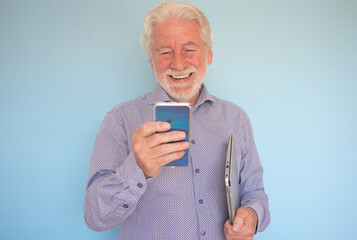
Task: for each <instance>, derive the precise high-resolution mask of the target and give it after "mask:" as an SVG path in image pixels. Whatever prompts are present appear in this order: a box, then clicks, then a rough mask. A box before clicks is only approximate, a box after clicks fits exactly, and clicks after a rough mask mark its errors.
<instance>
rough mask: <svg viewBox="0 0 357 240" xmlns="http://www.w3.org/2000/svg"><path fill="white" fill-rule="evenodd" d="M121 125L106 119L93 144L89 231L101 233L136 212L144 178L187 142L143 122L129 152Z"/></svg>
mask: <svg viewBox="0 0 357 240" xmlns="http://www.w3.org/2000/svg"><path fill="white" fill-rule="evenodd" d="M123 125H124V124H120V119H118V118H117V117H116V116H115V114H114V113H112V112H110V113H108V114H107V116H106V117H105V119H104V121H103V123H102V126H101V128H100V130H99V132H98V135H97V138H96V142H95V144H94V149H93V155H92V161H91V167H90V174H89V176H90V177H89V180H88V184H87V191H86V197H85V204H84V216H85V220H86V223H87V225H88V227H89V228H91V229H93V230H95V231H103V230H107V229H110V228H113V227H116V226H118V225H120V224H122V223H123V222H124V221H125V220H126V219H127V218H128V217H129V216H130V215H131V214H132V213H133V212H134V210H135V208H136V205H137V202H138V200H139V199H140V197H141V196H142V194H144V192H145V190H146V186H147V181H146V178H148V177H154V176H156V175H157V174H159V172H160V169H161V167H162V166H163V165H165V164H167V163H168V162H170V161H173V160H176V159H178V158H180V157H181V156H182V155H183V154H184V149H186V148H187V147H188V143H187V142H184V143H182V142H180V143H169V142H173V141H178V140H182V139H184V137H185V136H184V135H182V132H175V131H172V132H165V131H167V130H169V128H170V125H167V124H165V123H159V122H152V123H145V124H143V125H142V126H140V127H139V128H138V130H137V131H136V132H135V133H134V135H133V149H134V150H133V151H131V152H129V150H128V149H129V148H128V145H127V143H128V139H127V136H126V132H125V129H124V128H123ZM139 165H140V166H139Z"/></svg>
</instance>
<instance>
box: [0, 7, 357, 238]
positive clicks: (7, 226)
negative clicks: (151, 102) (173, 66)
mask: <svg viewBox="0 0 357 240" xmlns="http://www.w3.org/2000/svg"><path fill="white" fill-rule="evenodd" d="M157 3H159V1H154V0H150V1H148V0H145V1H144V0H143V1H118V0H117V1H114V0H106V1H99V0H97V1H94V0H85V1H84V0H78V1H73V0H61V1H59V0H58V1H54V0H42V1H41V0H32V1H25V0H23V1H19V0H0V80H1V81H0V104H1V105H0V108H1V111H0V116H1V117H0V130H1V131H0V133H1V134H0V161H1V174H0V192H1V197H0V228H1V237H0V238H1V239H86V240H87V239H118V233H119V230H120V229H119V228H116V229H113V230H110V231H107V232H102V233H96V232H93V231H91V230H89V229H88V228H87V227H86V225H85V223H84V220H83V210H82V209H83V199H84V194H85V185H86V181H87V174H88V170H89V163H90V157H91V151H92V147H93V143H94V140H95V136H96V133H97V131H98V128H99V126H100V124H101V121H102V119H103V117H104V115H105V113H106V112H107V111H109V110H110V109H111V108H112V107H113V106H114V105H116V104H118V103H121V102H123V101H126V100H129V99H132V98H134V97H136V96H138V95H141V94H143V93H145V92H147V91H150V90H152V89H153V87H154V85H155V82H156V80H155V77H154V76H153V74H152V71H151V69H150V66H149V64H148V62H147V58H146V56H145V53H144V50H143V49H141V48H140V46H139V36H140V35H141V34H142V33H143V19H144V16H145V15H146V13H147V12H148V11H149V10H150V9H151V8H152V7H153V6H155V5H156V4H157ZM192 3H194V4H195V5H196V6H198V7H199V8H201V9H202V10H203V11H204V12H205V13H206V15H207V17H208V18H209V20H210V21H211V25H212V30H213V33H214V36H215V45H214V48H213V53H214V57H213V64H212V65H211V66H210V67H209V70H208V74H207V79H206V81H205V82H206V84H207V86H208V88H209V90H210V91H211V93H212V94H214V95H216V96H218V97H220V98H224V99H227V100H230V101H233V102H234V103H237V104H238V105H240V106H241V107H243V108H244V109H245V110H246V111H247V113H248V114H249V116H250V118H251V121H252V124H253V128H254V133H255V140H256V144H257V147H258V150H259V153H260V157H261V161H262V164H263V166H264V169H265V175H264V180H265V186H266V192H267V194H268V196H269V198H270V208H271V224H270V226H269V227H268V229H267V230H266V231H265V232H263V233H259V234H258V235H257V236H256V238H255V239H264V240H267V239H271V240H276V239H284V240H285V239H296V240H301V239H324V240H325V239H357V233H356V231H355V230H353V228H355V226H356V224H357V221H356V214H357V201H356V197H357V193H356V189H357V187H356V185H357V174H356V170H357V163H356V161H357V154H356V147H357V141H356V134H357V127H356V122H357V106H356V105H357V104H356V103H357V94H356V90H357V83H356V81H357V27H356V24H357V1H355V0H290V1H286V0H249V1H248V0H245V1H233V0H232V1H228V0H220V1H212V0H211V1H208V0H196V1H192Z"/></svg>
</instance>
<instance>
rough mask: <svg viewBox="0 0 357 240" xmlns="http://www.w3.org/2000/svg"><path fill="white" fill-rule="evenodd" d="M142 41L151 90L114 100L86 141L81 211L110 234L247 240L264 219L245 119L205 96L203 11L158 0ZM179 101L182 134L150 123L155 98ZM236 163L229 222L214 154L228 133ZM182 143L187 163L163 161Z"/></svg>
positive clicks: (219, 156)
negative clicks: (186, 127)
mask: <svg viewBox="0 0 357 240" xmlns="http://www.w3.org/2000/svg"><path fill="white" fill-rule="evenodd" d="M145 32H146V34H145V35H144V36H143V38H142V45H143V47H144V48H145V50H146V51H147V53H148V56H149V59H150V64H151V67H152V69H153V71H154V72H155V75H156V77H157V80H158V83H159V84H158V85H157V86H156V88H155V89H154V90H153V91H152V92H150V93H147V94H145V95H143V96H140V97H138V98H136V99H134V100H132V101H128V102H125V103H122V104H119V105H117V106H116V107H115V108H113V109H112V110H111V111H110V112H109V113H108V114H107V115H106V116H105V118H104V121H103V123H102V126H101V127H100V130H99V132H98V135H97V138H96V142H95V145H94V150H93V155H92V162H91V166H90V173H89V178H88V184H87V192H86V197H85V204H84V214H85V220H86V223H87V225H88V226H89V227H90V228H91V229H93V230H96V231H103V230H107V229H110V228H113V227H116V226H118V225H121V229H120V239H224V238H226V239H252V238H253V236H254V234H255V233H256V231H263V230H264V229H265V228H266V227H267V225H268V224H269V221H270V214H269V209H268V198H267V196H266V194H265V192H264V187H263V179H262V175H263V169H262V167H261V164H260V160H259V157H258V153H257V150H256V147H255V143H254V139H253V135H252V129H251V125H250V121H249V119H248V116H247V115H246V113H245V112H244V111H243V110H242V109H241V108H239V107H238V106H236V105H234V104H232V103H229V102H226V101H223V100H221V99H218V98H216V97H214V96H212V95H210V94H209V92H208V90H207V89H206V87H205V85H204V84H203V83H202V82H203V80H204V78H205V74H206V70H207V66H208V65H209V64H210V63H211V62H212V37H211V30H210V25H209V22H208V20H207V18H206V17H205V15H204V14H203V13H202V12H201V11H200V10H198V9H197V8H195V7H194V6H192V5H190V4H187V3H183V2H164V3H162V4H159V5H158V6H157V7H155V8H154V9H152V10H151V11H150V12H149V14H148V15H147V17H146V19H145ZM163 101H166V102H167V101H175V102H189V103H190V104H191V106H192V127H191V133H192V134H191V139H192V141H191V142H190V143H189V142H185V141H179V140H183V139H184V138H185V133H183V132H179V131H168V130H169V129H170V124H169V123H165V122H154V121H153V107H154V104H155V103H156V102H163ZM231 134H233V135H234V136H235V139H236V140H235V142H234V147H235V149H236V156H237V161H238V163H239V164H240V172H239V183H240V195H241V207H240V208H238V209H237V211H236V217H235V219H234V222H233V224H232V225H231V224H230V223H229V221H228V220H227V219H228V211H227V202H226V195H225V186H224V162H225V153H226V148H227V140H228V138H229V136H230V135H231ZM188 147H190V148H191V150H190V151H191V159H190V164H189V166H187V167H177V168H170V167H165V165H166V164H167V163H169V162H172V161H174V160H177V159H179V158H181V157H182V156H183V154H184V151H185V149H187V148H188Z"/></svg>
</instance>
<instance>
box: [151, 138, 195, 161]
mask: <svg viewBox="0 0 357 240" xmlns="http://www.w3.org/2000/svg"><path fill="white" fill-rule="evenodd" d="M189 146H190V144H189V143H188V142H187V141H185V142H176V143H167V144H161V145H159V146H156V147H154V148H153V149H152V157H153V158H159V157H163V156H165V155H167V154H171V153H175V152H180V151H184V150H186V149H187V148H189ZM177 159H178V158H177Z"/></svg>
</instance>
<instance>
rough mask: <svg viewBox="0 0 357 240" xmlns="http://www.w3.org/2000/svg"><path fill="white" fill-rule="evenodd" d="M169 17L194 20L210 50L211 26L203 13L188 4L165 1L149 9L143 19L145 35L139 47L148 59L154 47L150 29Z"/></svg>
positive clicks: (211, 40)
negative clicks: (143, 50)
mask: <svg viewBox="0 0 357 240" xmlns="http://www.w3.org/2000/svg"><path fill="white" fill-rule="evenodd" d="M170 17H175V18H177V19H188V20H195V21H196V22H197V23H198V24H199V26H200V28H201V37H202V40H203V42H204V43H205V44H206V46H207V47H208V48H212V45H213V36H212V33H211V26H210V24H209V22H208V19H207V17H206V16H205V15H204V14H203V12H202V11H201V10H199V9H198V8H196V7H195V6H193V5H192V4H189V3H185V2H172V1H167V2H163V3H160V4H159V5H157V6H156V7H154V8H153V9H151V11H150V12H149V13H148V14H147V15H146V18H145V22H144V29H145V34H144V35H143V36H142V37H141V46H142V47H143V48H144V49H145V51H146V53H147V54H148V56H149V57H150V56H151V50H152V47H153V45H154V39H153V36H152V27H153V26H154V24H156V23H163V22H165V21H166V20H167V19H168V18H170Z"/></svg>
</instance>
